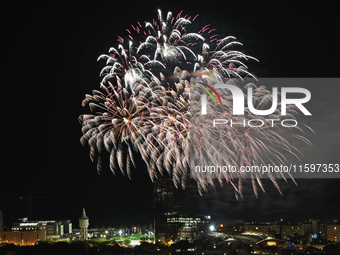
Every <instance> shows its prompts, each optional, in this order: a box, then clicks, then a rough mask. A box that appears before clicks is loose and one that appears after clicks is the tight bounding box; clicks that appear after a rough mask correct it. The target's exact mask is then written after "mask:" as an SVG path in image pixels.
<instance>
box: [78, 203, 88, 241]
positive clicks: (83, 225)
mask: <svg viewBox="0 0 340 255" xmlns="http://www.w3.org/2000/svg"><path fill="white" fill-rule="evenodd" d="M79 227H80V240H82V241H84V240H86V239H87V238H88V232H87V229H88V227H89V217H87V216H86V212H85V208H83V212H82V214H81V216H80V218H79Z"/></svg>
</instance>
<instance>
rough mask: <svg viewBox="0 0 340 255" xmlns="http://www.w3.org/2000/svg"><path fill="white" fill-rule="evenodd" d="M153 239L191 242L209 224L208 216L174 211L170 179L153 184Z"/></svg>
mask: <svg viewBox="0 0 340 255" xmlns="http://www.w3.org/2000/svg"><path fill="white" fill-rule="evenodd" d="M154 212H155V238H156V240H157V241H166V242H168V241H173V242H177V241H180V240H188V241H190V242H192V241H193V240H194V238H195V237H197V235H198V233H199V232H200V231H202V230H203V228H204V227H205V224H206V223H208V222H209V220H210V217H209V216H202V215H195V214H180V213H178V212H177V211H176V210H175V206H174V191H173V183H172V180H171V179H162V180H157V181H155V182H154Z"/></svg>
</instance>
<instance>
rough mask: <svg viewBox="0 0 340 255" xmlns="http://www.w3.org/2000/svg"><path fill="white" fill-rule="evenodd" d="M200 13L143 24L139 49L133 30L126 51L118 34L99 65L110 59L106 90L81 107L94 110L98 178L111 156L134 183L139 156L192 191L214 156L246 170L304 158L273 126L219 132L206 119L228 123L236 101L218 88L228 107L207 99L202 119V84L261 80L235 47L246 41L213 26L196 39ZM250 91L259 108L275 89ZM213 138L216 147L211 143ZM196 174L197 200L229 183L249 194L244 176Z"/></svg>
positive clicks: (92, 140) (88, 119) (90, 134)
mask: <svg viewBox="0 0 340 255" xmlns="http://www.w3.org/2000/svg"><path fill="white" fill-rule="evenodd" d="M197 16H198V15H196V16H194V17H193V18H192V17H190V16H183V17H182V12H181V13H179V14H178V15H177V16H176V17H175V16H173V15H172V13H171V12H168V13H167V15H166V17H165V18H163V15H162V13H161V11H158V19H156V20H153V21H152V22H145V25H144V27H143V26H142V25H141V23H140V22H137V24H138V25H136V26H133V25H131V27H132V28H133V30H134V31H135V32H137V33H138V35H137V36H138V37H140V36H141V35H144V38H145V40H144V41H143V42H139V43H137V40H134V37H133V36H132V33H131V31H130V30H128V29H127V31H128V33H129V35H128V37H129V39H130V41H129V42H128V47H127V49H126V48H124V46H123V44H124V43H125V41H124V39H123V37H119V38H118V41H119V42H120V43H121V44H119V45H118V47H117V48H114V47H112V48H110V50H109V54H104V55H101V56H100V57H99V58H98V60H106V66H105V67H104V68H103V69H102V71H101V73H100V75H101V76H102V77H103V79H102V85H101V88H102V91H97V90H94V91H93V93H92V95H86V98H85V99H84V101H83V106H86V105H88V106H89V108H90V110H91V111H92V114H84V115H81V116H80V122H81V124H82V132H83V136H82V138H81V143H82V144H83V145H85V144H88V146H89V147H90V158H91V160H93V161H94V160H97V169H98V171H100V169H101V163H102V162H101V155H102V151H103V150H104V149H105V150H106V151H107V152H108V153H109V154H110V168H111V170H112V171H113V172H115V170H116V169H117V168H119V169H120V170H121V171H122V172H123V173H124V174H125V173H127V175H128V176H129V177H130V176H131V165H134V157H133V154H134V152H133V151H135V152H137V153H139V154H140V155H141V157H142V159H143V160H144V161H145V163H146V165H147V169H148V172H149V175H150V178H151V179H152V180H154V179H155V178H158V177H159V175H163V174H164V171H166V172H167V173H168V174H169V175H170V176H171V177H172V178H173V180H174V184H175V185H176V186H182V187H183V188H185V183H186V180H187V179H188V178H189V177H190V171H189V169H190V166H191V165H194V164H196V165H197V164H202V163H205V162H206V161H207V158H209V159H211V160H213V163H216V162H219V164H225V165H235V166H238V167H239V166H241V165H248V166H251V165H258V164H264V163H265V162H266V160H268V159H269V161H270V163H272V164H273V165H276V164H282V163H284V162H285V161H286V158H285V156H284V154H283V153H282V150H285V151H287V152H289V153H291V154H293V155H295V156H296V157H298V154H299V152H298V150H297V149H296V148H294V147H293V146H292V145H291V144H290V143H289V142H288V140H287V139H286V138H285V137H284V136H285V135H286V134H285V133H283V132H281V131H280V130H279V128H271V127H270V126H269V125H264V126H263V127H261V128H258V129H249V128H246V127H239V128H224V129H221V128H213V127H212V126H211V125H212V124H211V123H212V122H211V121H209V120H212V119H214V118H222V117H223V118H231V114H230V112H231V111H230V109H231V104H230V102H231V101H232V95H231V93H230V92H228V91H226V90H221V89H220V90H218V91H217V92H218V93H219V94H220V95H221V99H220V100H221V101H220V102H221V106H222V105H223V106H224V107H220V106H219V105H217V104H214V103H213V102H210V103H208V108H209V109H211V111H209V112H210V114H208V115H204V116H202V115H200V103H199V100H200V98H201V94H202V91H201V90H199V89H197V88H198V87H202V84H203V85H206V86H209V87H210V88H211V87H212V86H213V85H214V84H225V83H230V82H231V83H237V81H236V80H235V78H238V79H241V80H243V79H244V78H247V77H248V78H252V79H255V80H256V77H255V75H253V74H252V73H251V72H249V71H248V67H247V66H246V65H245V63H244V62H245V61H248V60H253V61H258V60H257V59H255V58H254V57H251V56H248V55H246V54H244V53H242V52H240V51H238V50H235V48H236V47H238V46H242V44H241V43H240V42H238V41H236V38H235V37H233V36H227V37H224V38H219V35H218V34H216V33H215V31H216V30H215V29H212V28H211V27H210V25H206V26H205V27H203V28H202V29H201V30H199V31H198V32H188V31H189V30H190V29H189V25H190V24H191V23H192V22H193V21H194V20H195V19H196V18H197ZM237 86H241V85H237ZM249 86H251V87H252V88H253V92H254V93H253V94H252V95H253V102H254V107H255V108H258V109H261V108H262V107H264V106H265V105H266V104H268V103H270V101H271V98H272V95H271V92H270V91H268V90H267V89H266V88H264V87H262V86H260V87H256V86H255V85H254V84H249V83H248V84H246V85H243V87H242V88H243V89H246V88H247V87H249ZM245 100H247V98H245ZM215 103H216V102H215ZM245 112H246V116H245V119H246V120H248V119H252V118H254V115H253V114H252V113H251V112H250V111H249V109H248V108H246V109H245ZM288 114H289V115H290V117H291V118H292V119H294V118H295V117H294V116H295V115H296V111H295V109H294V108H290V109H289V110H288ZM233 118H234V119H235V121H241V120H238V119H237V117H236V118H235V116H233ZM256 118H257V119H259V116H256ZM261 118H262V120H263V121H264V122H265V120H266V119H274V118H279V113H278V112H277V111H275V112H274V113H273V114H271V115H269V116H266V117H261ZM207 127H208V128H207ZM292 130H293V128H292ZM295 130H298V128H297V127H296V128H295ZM295 130H293V132H292V133H291V135H292V136H293V137H296V138H299V139H302V140H304V141H306V142H307V143H309V141H308V140H306V139H305V138H303V137H302V136H299V135H295V133H294V131H295ZM212 140H214V141H215V142H214V143H211V141H212ZM193 145H195V146H197V148H195V150H194V151H195V153H191V152H192V150H191V148H192V146H193ZM191 174H192V173H191ZM191 177H192V178H194V179H195V180H196V182H197V186H198V190H199V192H200V193H202V192H203V191H207V190H208V187H209V186H213V187H214V185H215V183H216V182H217V183H220V185H223V183H224V182H225V181H226V182H228V183H230V184H231V185H232V186H233V187H234V189H235V195H236V197H237V198H238V197H242V185H241V183H242V180H243V178H244V176H242V175H239V174H230V173H220V174H219V175H211V176H202V175H195V174H192V176H191ZM281 177H283V178H284V176H281ZM250 178H251V182H252V185H253V190H254V193H255V195H256V196H257V195H258V187H260V188H261V189H262V190H263V191H264V187H263V184H262V181H261V175H259V174H252V175H251V177H250ZM269 178H270V179H271V180H272V182H273V183H274V185H275V186H276V187H277V189H278V190H279V187H278V185H277V182H276V179H275V176H273V175H270V174H269Z"/></svg>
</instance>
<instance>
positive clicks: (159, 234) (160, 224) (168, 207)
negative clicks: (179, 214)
mask: <svg viewBox="0 0 340 255" xmlns="http://www.w3.org/2000/svg"><path fill="white" fill-rule="evenodd" d="M153 202H154V213H155V222H154V223H155V237H156V240H159V241H164V240H165V241H167V240H169V239H170V238H171V234H172V228H171V226H170V225H169V224H167V217H169V216H170V215H173V214H175V213H176V211H175V207H174V191H173V183H172V180H171V179H162V180H156V181H155V182H154V190H153Z"/></svg>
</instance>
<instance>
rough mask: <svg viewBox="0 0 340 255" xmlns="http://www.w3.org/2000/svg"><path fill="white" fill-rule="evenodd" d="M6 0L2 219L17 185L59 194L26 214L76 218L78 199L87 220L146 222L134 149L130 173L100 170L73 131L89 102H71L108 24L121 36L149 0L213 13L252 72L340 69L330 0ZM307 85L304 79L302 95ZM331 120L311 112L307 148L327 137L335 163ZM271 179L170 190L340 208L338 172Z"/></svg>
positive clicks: (225, 208)
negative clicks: (260, 190)
mask: <svg viewBox="0 0 340 255" xmlns="http://www.w3.org/2000/svg"><path fill="white" fill-rule="evenodd" d="M10 2H11V4H7V5H5V6H2V8H1V11H0V12H1V14H0V16H1V19H2V21H1V24H2V29H1V37H2V39H1V42H2V43H3V46H2V47H1V60H2V62H3V64H2V68H1V71H2V75H1V85H2V86H1V87H2V93H1V95H2V107H1V109H2V122H1V123H2V130H3V131H2V134H3V135H2V136H3V142H2V145H3V146H2V147H3V151H5V152H3V153H2V168H1V175H0V187H1V192H2V195H1V196H0V210H3V213H4V218H5V224H10V223H11V222H12V221H13V220H15V219H16V218H18V217H22V216H26V215H27V214H28V207H27V200H26V199H23V200H20V199H19V196H46V197H48V196H57V198H46V199H42V198H36V199H33V200H32V201H33V202H32V205H33V217H34V218H36V219H37V218H39V219H48V218H49V219H54V218H71V219H72V221H73V223H74V227H76V226H77V222H76V219H77V218H78V216H79V215H80V213H81V210H82V207H83V206H85V207H86V210H87V212H88V215H89V217H90V221H91V225H92V226H94V225H99V226H101V225H107V226H109V225H110V226H120V225H122V224H138V223H140V224H145V223H149V222H152V220H153V214H152V182H151V181H150V179H149V178H148V174H147V172H146V170H145V167H144V165H143V163H142V161H141V160H139V162H140V164H138V168H137V169H135V170H134V171H133V176H132V180H129V179H128V178H126V177H123V176H122V175H121V174H119V173H118V174H117V176H113V175H112V174H111V173H110V171H109V169H108V168H104V169H103V172H102V174H101V175H98V174H97V172H96V169H95V165H94V164H92V163H91V161H90V159H89V157H88V148H83V147H82V146H81V145H80V143H79V138H80V137H81V131H80V124H79V122H78V116H79V115H80V114H82V113H85V112H88V110H87V109H84V108H82V107H81V101H82V99H83V97H84V95H85V94H86V93H90V92H91V90H92V89H97V88H98V87H99V82H100V78H99V77H98V75H99V71H100V70H101V68H102V67H103V63H101V62H100V63H98V62H97V61H96V59H97V57H98V56H99V55H100V54H103V53H107V51H108V49H109V47H111V46H116V45H117V44H118V42H117V36H119V35H122V36H126V32H125V28H127V27H129V26H130V24H135V23H136V21H144V20H152V18H155V17H156V16H157V9H158V8H161V9H162V10H163V13H164V12H166V11H172V12H173V13H174V14H175V13H176V14H177V13H178V12H179V11H180V10H182V9H184V12H185V13H188V14H190V15H195V14H197V13H199V14H200V16H199V19H198V22H197V23H198V25H197V26H199V27H202V26H204V25H205V24H207V23H211V24H212V26H213V27H216V28H217V29H218V30H219V31H220V34H225V35H234V36H236V37H237V39H238V40H239V41H240V42H242V43H243V44H244V47H242V51H243V52H245V53H246V54H249V55H252V56H255V57H256V58H258V59H260V61H261V62H260V63H258V64H249V67H250V71H252V72H253V73H255V74H257V75H258V76H262V77H339V46H338V45H339V36H338V32H339V25H340V24H339V19H338V14H337V13H336V9H337V8H336V7H335V6H331V4H330V3H331V1H329V4H327V2H325V1H323V2H322V4H319V3H316V2H315V3H314V4H311V3H295V2H293V1H292V3H290V4H289V3H287V1H285V3H284V4H283V3H281V4H280V3H277V2H275V3H274V2H273V1H271V2H268V3H261V4H259V3H257V1H256V2H255V1H252V2H251V3H248V2H245V1H227V2H226V1H221V2H218V1H213V2H211V3H210V2H207V1H206V2H202V1H197V3H195V4H193V2H192V1H179V2H175V1H171V2H170V1H168V3H164V4H163V3H162V4H160V3H159V1H122V2H119V4H118V2H116V1H90V2H89V1H82V2H79V3H78V4H76V3H74V2H72V3H69V2H70V1H65V2H62V1H39V2H38V1H15V2H14V1H10ZM339 92H340V91H339V88H334V94H333V98H331V99H329V98H321V99H320V98H319V100H318V105H324V106H325V109H329V107H332V109H335V110H334V113H337V111H336V109H337V110H340V107H339V101H338V98H337V95H339ZM317 94H318V91H317V90H316V94H313V91H312V96H313V95H317ZM321 94H322V93H321ZM314 102H316V101H314ZM312 107H313V106H312ZM327 107H328V108H327ZM315 108H316V105H315ZM314 112H317V110H315V111H314ZM318 114H319V115H323V113H322V112H321V111H320V112H318ZM328 121H329V123H328ZM336 125H337V126H339V125H340V120H339V117H338V115H335V114H334V115H330V117H329V118H328V119H325V120H324V122H323V125H321V124H320V125H317V124H316V129H318V130H320V132H319V133H318V134H317V135H316V136H315V137H314V138H313V139H314V140H313V139H312V141H313V143H314V144H316V145H315V147H313V148H315V150H316V151H314V152H313V151H311V150H313V149H309V152H307V155H314V154H315V153H316V152H319V151H320V153H322V152H323V153H325V151H327V150H321V149H320V148H321V147H319V146H324V147H323V148H327V145H328V142H329V143H332V146H333V147H332V153H331V155H332V156H329V157H326V158H324V159H327V162H326V163H339V161H340V160H339V158H340V147H339V146H338V144H339V132H338V131H337V132H336V131H335V130H336V128H334V127H336ZM323 133H324V134H325V137H323ZM331 135H332V136H331ZM308 153H311V154H308ZM313 153H314V154H313ZM320 159H323V157H322V156H320ZM331 160H333V162H328V161H331ZM281 186H282V190H283V193H284V196H281V195H279V193H278V192H277V191H276V190H275V188H274V187H273V185H271V184H270V183H267V184H266V187H268V190H267V191H268V192H267V193H265V194H261V195H260V197H259V198H258V199H256V198H255V197H254V196H253V195H252V194H251V191H250V190H248V188H247V187H246V188H245V190H246V195H245V199H244V201H242V202H238V201H236V200H235V198H234V195H233V192H232V189H231V187H229V186H226V187H225V188H224V189H223V190H218V191H210V192H209V193H208V194H205V195H204V196H203V197H199V195H198V194H197V190H196V188H195V187H194V184H192V183H189V185H188V190H186V191H179V192H178V194H177V196H178V199H177V201H178V204H180V205H181V207H182V210H183V211H191V212H194V213H201V214H210V215H212V217H213V218H214V219H216V220H222V219H225V220H238V219H243V220H266V219H269V220H274V219H278V218H282V217H283V218H288V219H296V218H301V219H303V218H307V217H314V218H340V203H339V196H338V194H339V193H340V179H334V180H299V186H298V187H296V186H294V185H293V184H292V182H289V183H288V184H284V183H282V185H281Z"/></svg>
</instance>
